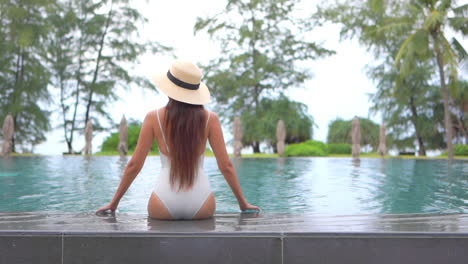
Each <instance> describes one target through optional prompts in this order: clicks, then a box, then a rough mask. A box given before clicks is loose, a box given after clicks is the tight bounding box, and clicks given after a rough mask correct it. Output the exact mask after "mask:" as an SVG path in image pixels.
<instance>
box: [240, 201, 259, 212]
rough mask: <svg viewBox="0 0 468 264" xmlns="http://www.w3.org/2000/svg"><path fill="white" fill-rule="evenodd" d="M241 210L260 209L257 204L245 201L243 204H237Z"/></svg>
mask: <svg viewBox="0 0 468 264" xmlns="http://www.w3.org/2000/svg"><path fill="white" fill-rule="evenodd" d="M239 207H240V209H241V211H246V210H257V211H259V212H260V211H261V210H262V209H260V207H258V206H255V205H251V204H249V203H245V204H242V205H239Z"/></svg>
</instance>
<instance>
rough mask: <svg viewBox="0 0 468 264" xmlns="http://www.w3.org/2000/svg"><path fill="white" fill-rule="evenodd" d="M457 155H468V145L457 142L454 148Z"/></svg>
mask: <svg viewBox="0 0 468 264" xmlns="http://www.w3.org/2000/svg"><path fill="white" fill-rule="evenodd" d="M453 151H454V153H455V155H458V156H468V145H460V144H456V145H455V146H454V148H453Z"/></svg>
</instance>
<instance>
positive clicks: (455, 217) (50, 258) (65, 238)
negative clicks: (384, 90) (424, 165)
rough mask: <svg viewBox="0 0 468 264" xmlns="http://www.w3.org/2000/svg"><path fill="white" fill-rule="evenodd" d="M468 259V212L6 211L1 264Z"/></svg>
mask: <svg viewBox="0 0 468 264" xmlns="http://www.w3.org/2000/svg"><path fill="white" fill-rule="evenodd" d="M3 263H5V264H10V263H112V264H115V263H184V264H185V263H327V264H328V263H330V264H331V263H340V264H341V263H356V264H358V263H359V264H364V263H378V264H387V263H398V264H405V263H408V264H409V263H411V264H413V263H441V264H442V263H443V264H446V263H450V264H452V263H463V264H466V263H468V214H379V215H345V216H333V215H288V214H269V213H265V214H218V215H216V217H215V218H213V219H208V220H200V221H158V220H151V219H148V217H147V216H146V215H142V214H140V215H138V214H127V213H117V214H116V215H114V216H112V215H105V216H96V215H94V214H93V213H59V212H0V264H3Z"/></svg>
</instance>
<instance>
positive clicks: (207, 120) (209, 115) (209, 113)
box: [205, 111, 211, 129]
mask: <svg viewBox="0 0 468 264" xmlns="http://www.w3.org/2000/svg"><path fill="white" fill-rule="evenodd" d="M210 117H211V112H210V111H208V118H207V119H206V125H205V129H206V128H207V127H208V122H209V121H210Z"/></svg>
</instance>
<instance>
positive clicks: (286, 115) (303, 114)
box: [241, 95, 315, 152]
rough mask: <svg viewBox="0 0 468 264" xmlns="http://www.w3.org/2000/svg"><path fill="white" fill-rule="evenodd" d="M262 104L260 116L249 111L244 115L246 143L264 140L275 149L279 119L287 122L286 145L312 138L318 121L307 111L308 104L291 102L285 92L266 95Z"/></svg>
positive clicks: (243, 142)
mask: <svg viewBox="0 0 468 264" xmlns="http://www.w3.org/2000/svg"><path fill="white" fill-rule="evenodd" d="M260 105H261V106H260V108H259V109H260V111H259V114H258V115H256V114H254V113H252V112H247V111H246V112H244V113H243V115H242V116H241V120H242V126H243V137H242V144H243V145H244V146H249V145H252V144H253V142H254V141H256V140H258V139H262V140H266V141H267V142H268V143H269V144H270V146H271V147H273V148H274V149H275V148H276V141H277V140H276V126H277V123H278V120H283V121H284V123H285V127H286V140H285V141H286V144H291V143H298V142H303V141H305V140H308V139H310V138H311V137H312V132H313V127H314V126H315V123H314V121H313V118H312V117H311V116H310V115H309V114H308V113H307V112H308V108H307V106H306V105H305V104H303V103H299V102H294V101H290V100H289V99H288V98H287V97H285V96H283V95H282V96H280V97H279V98H277V99H269V98H264V99H262V101H261V104H260ZM275 152H276V151H275Z"/></svg>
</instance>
